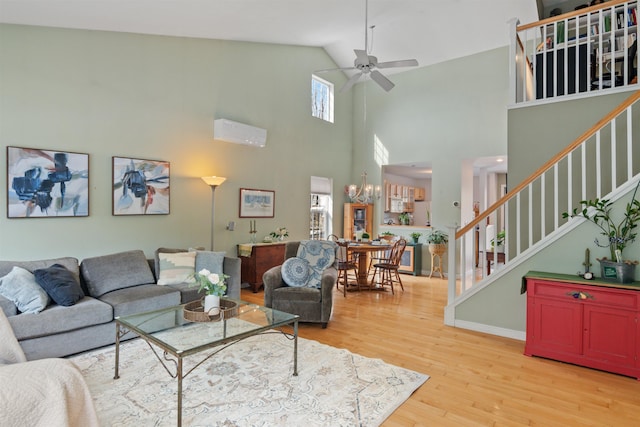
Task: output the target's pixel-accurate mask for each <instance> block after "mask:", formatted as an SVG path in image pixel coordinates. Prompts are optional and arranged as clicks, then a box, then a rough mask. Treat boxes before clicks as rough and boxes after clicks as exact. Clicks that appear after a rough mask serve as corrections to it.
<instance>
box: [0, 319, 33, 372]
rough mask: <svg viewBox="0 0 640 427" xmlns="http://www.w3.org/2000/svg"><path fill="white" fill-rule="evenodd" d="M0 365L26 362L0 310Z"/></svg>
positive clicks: (11, 329)
mask: <svg viewBox="0 0 640 427" xmlns="http://www.w3.org/2000/svg"><path fill="white" fill-rule="evenodd" d="M0 342H1V343H2V345H0V365H8V364H12V363H19V362H26V361H27V358H26V357H25V355H24V351H22V347H20V344H18V340H17V339H16V336H15V334H14V333H13V328H12V327H11V324H10V323H9V320H7V316H5V315H4V313H3V312H2V311H1V310H0Z"/></svg>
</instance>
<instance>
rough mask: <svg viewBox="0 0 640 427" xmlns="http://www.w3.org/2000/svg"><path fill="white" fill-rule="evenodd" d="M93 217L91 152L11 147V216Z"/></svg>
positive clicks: (8, 177) (9, 155)
mask: <svg viewBox="0 0 640 427" xmlns="http://www.w3.org/2000/svg"><path fill="white" fill-rule="evenodd" d="M74 216H89V155H88V154H82V153H72V152H68V151H63V150H44V149H40V148H21V147H7V217H8V218H60V217H74Z"/></svg>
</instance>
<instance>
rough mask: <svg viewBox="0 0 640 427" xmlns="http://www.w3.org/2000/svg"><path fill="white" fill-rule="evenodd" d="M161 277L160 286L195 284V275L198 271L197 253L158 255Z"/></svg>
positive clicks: (163, 253)
mask: <svg viewBox="0 0 640 427" xmlns="http://www.w3.org/2000/svg"><path fill="white" fill-rule="evenodd" d="M158 261H159V267H160V275H159V278H158V285H178V284H180V283H194V282H195V278H194V277H193V274H194V273H195V271H196V253H195V252H176V253H166V252H160V253H159V254H158Z"/></svg>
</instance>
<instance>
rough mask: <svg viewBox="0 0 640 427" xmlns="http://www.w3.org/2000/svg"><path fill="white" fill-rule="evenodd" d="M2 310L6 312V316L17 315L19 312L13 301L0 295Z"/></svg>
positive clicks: (0, 308)
mask: <svg viewBox="0 0 640 427" xmlns="http://www.w3.org/2000/svg"><path fill="white" fill-rule="evenodd" d="M0 310H2V312H3V313H4V315H5V316H7V317H9V316H15V315H16V314H18V307H16V305H15V304H14V303H13V301H11V300H10V299H7V298H5V297H3V296H2V295H0Z"/></svg>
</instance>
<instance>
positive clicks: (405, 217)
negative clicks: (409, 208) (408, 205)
mask: <svg viewBox="0 0 640 427" xmlns="http://www.w3.org/2000/svg"><path fill="white" fill-rule="evenodd" d="M410 218H411V217H410V216H409V212H402V213H401V214H399V215H398V221H400V224H402V225H409V219H410Z"/></svg>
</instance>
